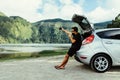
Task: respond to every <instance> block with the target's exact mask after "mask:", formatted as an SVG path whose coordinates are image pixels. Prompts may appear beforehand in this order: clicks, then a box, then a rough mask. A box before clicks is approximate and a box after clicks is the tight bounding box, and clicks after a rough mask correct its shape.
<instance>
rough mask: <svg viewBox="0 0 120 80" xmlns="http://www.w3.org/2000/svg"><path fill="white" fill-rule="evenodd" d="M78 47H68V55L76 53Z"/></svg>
mask: <svg viewBox="0 0 120 80" xmlns="http://www.w3.org/2000/svg"><path fill="white" fill-rule="evenodd" d="M78 50H79V49H76V48H70V49H69V50H68V53H67V54H68V55H69V56H70V57H72V56H73V55H74V54H76V52H77V51H78Z"/></svg>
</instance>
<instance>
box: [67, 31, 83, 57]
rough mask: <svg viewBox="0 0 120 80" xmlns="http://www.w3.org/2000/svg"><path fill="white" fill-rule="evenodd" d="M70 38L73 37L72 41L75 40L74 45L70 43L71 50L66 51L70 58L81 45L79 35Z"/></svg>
mask: <svg viewBox="0 0 120 80" xmlns="http://www.w3.org/2000/svg"><path fill="white" fill-rule="evenodd" d="M72 36H73V39H75V40H76V41H75V43H72V45H71V48H70V49H69V51H68V55H69V56H70V57H72V56H73V55H74V54H75V53H76V51H78V50H79V49H80V47H81V44H82V40H81V35H80V33H77V34H72Z"/></svg>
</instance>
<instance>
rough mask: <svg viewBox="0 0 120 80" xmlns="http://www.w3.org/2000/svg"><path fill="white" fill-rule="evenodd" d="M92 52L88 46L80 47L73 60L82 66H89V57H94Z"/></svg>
mask: <svg viewBox="0 0 120 80" xmlns="http://www.w3.org/2000/svg"><path fill="white" fill-rule="evenodd" d="M93 53H94V52H93V50H91V48H90V47H89V46H85V48H84V47H81V49H80V50H79V51H77V53H76V55H75V59H76V60H77V61H79V62H81V63H84V64H88V65H89V64H90V60H91V57H92V56H93V55H94V54H93Z"/></svg>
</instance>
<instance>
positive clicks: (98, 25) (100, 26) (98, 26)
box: [94, 21, 112, 29]
mask: <svg viewBox="0 0 120 80" xmlns="http://www.w3.org/2000/svg"><path fill="white" fill-rule="evenodd" d="M111 23H112V21H106V22H100V23H95V24H94V27H95V29H103V28H107V25H108V24H111Z"/></svg>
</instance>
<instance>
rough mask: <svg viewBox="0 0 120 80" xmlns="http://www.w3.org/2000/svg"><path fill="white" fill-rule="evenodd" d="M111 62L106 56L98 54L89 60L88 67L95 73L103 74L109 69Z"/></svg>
mask: <svg viewBox="0 0 120 80" xmlns="http://www.w3.org/2000/svg"><path fill="white" fill-rule="evenodd" d="M111 65H112V62H111V60H110V58H109V57H108V56H107V55H104V54H98V55H96V56H94V57H93V58H92V60H91V63H90V66H91V68H92V69H93V70H95V71H97V72H105V71H107V70H108V69H110V68H111Z"/></svg>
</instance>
